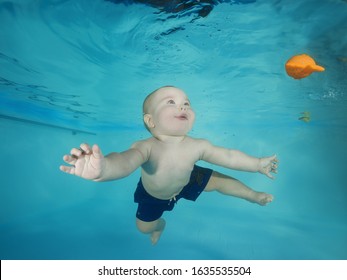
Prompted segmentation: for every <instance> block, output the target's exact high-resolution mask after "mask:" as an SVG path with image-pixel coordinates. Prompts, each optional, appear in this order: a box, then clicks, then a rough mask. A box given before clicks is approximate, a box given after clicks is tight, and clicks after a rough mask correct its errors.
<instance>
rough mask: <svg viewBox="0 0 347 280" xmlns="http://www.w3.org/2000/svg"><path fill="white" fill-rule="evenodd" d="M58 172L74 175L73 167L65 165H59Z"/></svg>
mask: <svg viewBox="0 0 347 280" xmlns="http://www.w3.org/2000/svg"><path fill="white" fill-rule="evenodd" d="M60 170H61V171H63V172H65V173H68V174H72V175H74V174H75V167H74V166H65V165H60Z"/></svg>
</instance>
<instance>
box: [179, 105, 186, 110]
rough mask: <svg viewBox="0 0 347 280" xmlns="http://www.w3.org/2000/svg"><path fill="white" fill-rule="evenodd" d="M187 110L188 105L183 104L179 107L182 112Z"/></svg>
mask: <svg viewBox="0 0 347 280" xmlns="http://www.w3.org/2000/svg"><path fill="white" fill-rule="evenodd" d="M187 108H188V106H187V105H184V104H182V105H180V106H179V109H180V110H181V111H186V110H187Z"/></svg>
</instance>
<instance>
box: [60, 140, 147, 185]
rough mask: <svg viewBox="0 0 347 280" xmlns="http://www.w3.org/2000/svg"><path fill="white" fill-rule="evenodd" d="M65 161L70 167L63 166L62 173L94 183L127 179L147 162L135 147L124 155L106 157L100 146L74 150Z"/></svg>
mask: <svg viewBox="0 0 347 280" xmlns="http://www.w3.org/2000/svg"><path fill="white" fill-rule="evenodd" d="M63 159H64V161H65V162H66V163H67V164H69V166H65V165H61V166H60V170H61V171H63V172H66V173H69V174H72V175H76V176H79V177H82V178H84V179H89V180H94V181H109V180H115V179H120V178H123V177H126V176H128V175H129V174H131V173H132V172H133V171H135V170H136V169H137V168H138V167H139V166H141V165H142V164H143V163H144V162H145V160H146V159H145V157H144V156H143V153H142V152H141V151H140V150H139V149H137V148H136V147H135V146H133V147H132V148H130V149H129V150H126V151H124V152H122V153H111V154H109V155H107V156H104V155H103V154H102V152H101V150H100V148H99V146H98V145H94V146H93V147H90V146H89V145H88V144H81V145H80V148H78V149H77V148H73V149H72V150H71V152H70V155H65V156H64V158H63Z"/></svg>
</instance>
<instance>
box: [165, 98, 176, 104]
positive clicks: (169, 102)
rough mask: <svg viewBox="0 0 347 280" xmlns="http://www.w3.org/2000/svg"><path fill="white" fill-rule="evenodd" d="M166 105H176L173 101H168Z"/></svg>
mask: <svg viewBox="0 0 347 280" xmlns="http://www.w3.org/2000/svg"><path fill="white" fill-rule="evenodd" d="M167 104H171V105H173V104H176V103H175V101H174V100H172V99H170V100H169V101H168V102H167Z"/></svg>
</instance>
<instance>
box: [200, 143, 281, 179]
mask: <svg viewBox="0 0 347 280" xmlns="http://www.w3.org/2000/svg"><path fill="white" fill-rule="evenodd" d="M202 147H203V152H202V157H201V159H202V160H204V161H207V162H210V163H212V164H216V165H220V166H223V167H226V168H230V169H235V170H240V171H249V172H260V173H262V174H264V175H266V176H267V177H269V178H271V179H273V178H274V177H273V175H272V174H271V173H277V163H278V159H277V156H276V155H273V156H270V157H263V158H256V157H252V156H249V155H247V154H245V153H243V152H241V151H238V150H230V149H226V148H223V147H217V146H213V145H212V144H211V143H210V142H208V141H206V140H203V142H202Z"/></svg>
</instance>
